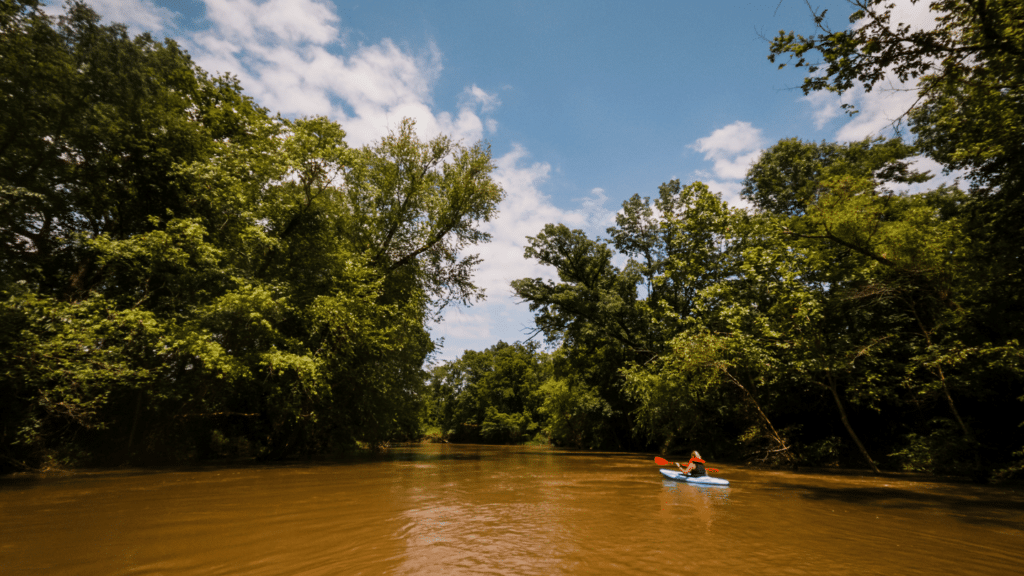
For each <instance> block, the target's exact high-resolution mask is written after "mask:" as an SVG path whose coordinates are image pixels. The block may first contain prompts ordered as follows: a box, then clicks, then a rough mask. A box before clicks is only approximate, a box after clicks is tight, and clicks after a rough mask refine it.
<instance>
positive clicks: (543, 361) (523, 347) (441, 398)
mask: <svg viewBox="0 0 1024 576" xmlns="http://www.w3.org/2000/svg"><path fill="white" fill-rule="evenodd" d="M538 348H539V347H538V345H537V344H536V343H528V344H521V343H519V342H516V343H514V344H506V343H504V342H498V343H497V344H495V345H494V346H492V347H490V348H488V349H486V350H484V351H483V352H475V351H473V350H468V351H466V352H465V353H464V354H463V355H462V356H461V357H459V358H458V359H457V360H455V361H453V362H449V363H446V364H443V365H441V366H438V367H437V368H435V369H434V372H433V376H432V378H431V383H430V395H431V399H430V400H429V402H430V403H431V415H432V417H433V420H432V422H430V424H433V425H435V426H438V427H440V428H441V430H442V436H443V437H445V438H447V439H451V440H453V441H457V442H474V441H483V442H489V443H497V444H518V443H522V442H526V441H530V440H532V439H533V438H534V437H535V436H537V435H538V433H539V432H540V431H541V427H542V425H543V420H544V419H543V416H542V413H541V404H542V403H543V394H542V391H541V386H542V384H543V383H544V382H545V381H546V380H547V379H548V378H549V376H550V370H551V368H550V362H549V360H548V358H547V357H546V355H545V354H543V353H540V352H539V351H538Z"/></svg>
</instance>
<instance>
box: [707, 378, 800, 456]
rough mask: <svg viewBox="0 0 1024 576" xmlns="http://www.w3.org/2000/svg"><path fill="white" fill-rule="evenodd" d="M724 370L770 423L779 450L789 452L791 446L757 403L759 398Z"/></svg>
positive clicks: (766, 421)
mask: <svg viewBox="0 0 1024 576" xmlns="http://www.w3.org/2000/svg"><path fill="white" fill-rule="evenodd" d="M722 372H724V373H725V375H726V376H728V377H729V379H730V380H732V382H733V384H735V385H737V386H739V388H740V390H743V393H744V394H746V395H747V399H748V400H750V403H751V404H753V405H754V408H757V413H758V414H760V415H761V418H762V419H763V420H764V423H765V424H767V425H768V430H770V431H771V433H772V436H774V437H775V442H777V443H778V445H779V451H782V452H786V453H787V454H789V446H786V442H785V441H784V440H783V439H782V437H781V436H779V433H778V432H777V431H776V430H775V426H772V421H771V420H769V419H768V415H767V414H765V413H764V410H762V409H761V405H760V404H758V403H757V400H756V399H755V398H754V395H753V394H751V393H750V391H749V390H747V388H746V387H745V386H744V385H743V384H742V383H740V381H739V380H737V379H736V377H735V376H733V375H732V374H730V373H729V371H728V370H724V369H723V370H722Z"/></svg>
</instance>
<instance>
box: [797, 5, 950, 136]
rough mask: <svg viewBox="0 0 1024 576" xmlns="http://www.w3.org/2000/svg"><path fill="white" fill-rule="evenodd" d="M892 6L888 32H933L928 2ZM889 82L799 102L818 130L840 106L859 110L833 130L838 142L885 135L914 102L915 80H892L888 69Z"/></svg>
mask: <svg viewBox="0 0 1024 576" xmlns="http://www.w3.org/2000/svg"><path fill="white" fill-rule="evenodd" d="M885 4H889V3H885ZM892 4H893V6H894V7H893V9H892V16H891V19H890V24H889V27H890V29H892V30H895V29H896V27H897V26H899V25H900V24H907V25H909V26H910V28H911V30H930V29H933V28H935V26H936V24H937V18H938V16H939V14H938V13H937V12H932V11H931V10H930V9H929V7H930V4H931V3H930V2H912V1H911V0H893V2H892ZM883 5H884V4H883ZM867 22H868V19H867V18H863V19H861V20H857V21H856V22H853V23H852V24H850V28H851V29H857V28H860V27H862V26H864V25H865V24H866V23H867ZM889 78H890V80H886V81H884V82H879V83H878V84H876V85H875V86H874V87H873V88H872V90H871V91H870V92H867V91H865V90H864V87H863V86H862V85H857V86H855V87H854V88H852V89H850V90H848V91H846V92H845V93H843V94H842V95H839V94H834V93H831V92H824V91H820V92H814V93H811V94H809V95H807V96H804V97H802V98H801V100H803V101H806V102H807V103H808V104H809V105H810V106H811V108H812V110H813V114H814V122H815V127H816V128H817V129H819V130H820V129H822V128H824V127H825V125H826V124H827V123H829V121H831V120H833V119H834V118H836V117H839V116H841V115H842V111H841V109H840V104H842V103H846V104H851V105H853V106H854V107H855V108H856V109H857V110H859V113H858V114H857V115H855V116H853V117H852V118H849V119H848V120H846V121H845V122H843V123H842V125H841V126H840V127H839V128H838V129H837V130H836V135H835V138H836V140H838V141H840V142H851V141H855V140H863V139H864V138H869V137H872V136H884V135H889V134H892V130H893V128H894V127H895V125H896V123H897V121H899V120H901V119H902V118H903V115H904V114H906V113H907V111H908V110H910V108H911V106H913V105H914V103H915V101H916V100H917V84H918V80H917V79H911V80H908V81H907V82H900V81H898V80H896V79H895V78H894V77H893V75H892V74H891V69H890V74H889Z"/></svg>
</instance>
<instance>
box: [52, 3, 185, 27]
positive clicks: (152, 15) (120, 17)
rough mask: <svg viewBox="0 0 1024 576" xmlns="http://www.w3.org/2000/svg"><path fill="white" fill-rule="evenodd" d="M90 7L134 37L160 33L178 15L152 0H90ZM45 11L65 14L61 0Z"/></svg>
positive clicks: (55, 14) (171, 23)
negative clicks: (120, 25) (123, 26)
mask: <svg viewBox="0 0 1024 576" xmlns="http://www.w3.org/2000/svg"><path fill="white" fill-rule="evenodd" d="M88 4H89V6H91V7H92V9H93V10H95V11H96V13H97V14H101V15H103V16H104V17H106V18H107V19H108V20H110V21H111V22H118V23H120V24H124V25H125V26H127V27H128V31H129V32H130V33H131V34H133V35H138V34H142V33H143V32H160V31H162V30H164V29H166V28H167V27H169V26H171V25H173V21H174V19H175V17H176V16H177V14H176V13H175V12H172V11H170V10H168V9H167V8H162V7H160V6H157V5H156V4H154V3H153V1H152V0H89V2H88ZM43 10H44V11H45V12H46V13H47V14H49V15H51V16H57V15H59V14H63V13H64V6H63V2H62V1H61V0H48V1H47V2H46V5H45V6H44V7H43Z"/></svg>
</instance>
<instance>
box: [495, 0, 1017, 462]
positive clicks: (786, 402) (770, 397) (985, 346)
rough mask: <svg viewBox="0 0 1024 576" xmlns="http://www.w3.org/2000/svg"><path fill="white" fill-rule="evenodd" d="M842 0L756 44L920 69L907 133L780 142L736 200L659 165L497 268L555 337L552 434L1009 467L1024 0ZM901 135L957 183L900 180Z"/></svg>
mask: <svg viewBox="0 0 1024 576" xmlns="http://www.w3.org/2000/svg"><path fill="white" fill-rule="evenodd" d="M851 4H852V5H853V7H854V13H853V14H852V15H851V17H850V22H852V23H855V24H854V25H853V26H850V27H849V28H844V29H842V30H839V31H834V30H832V29H830V28H829V27H828V23H827V19H826V15H825V13H824V12H822V13H815V14H814V23H815V25H816V26H817V31H816V34H814V35H811V36H806V37H805V36H799V35H796V34H794V33H786V32H780V34H779V35H778V36H777V37H776V38H775V40H774V42H773V43H772V47H771V54H770V56H769V58H770V59H771V60H772V61H775V60H776V59H777V58H779V57H782V56H785V55H790V56H792V57H794V59H795V65H796V66H797V67H807V68H808V72H809V74H808V76H807V78H806V79H805V81H804V84H803V88H804V91H805V93H809V92H811V91H815V90H831V91H834V92H837V93H843V92H845V91H847V90H850V89H851V88H854V87H857V86H860V87H862V88H863V89H865V90H868V91H870V90H871V89H872V88H874V87H876V85H877V84H878V83H879V82H882V81H883V80H885V79H887V78H894V79H898V80H900V81H909V80H914V79H917V80H919V83H918V90H919V94H918V96H919V98H918V100H917V102H916V103H915V105H914V106H913V107H912V108H911V109H909V110H907V111H906V115H905V116H904V120H906V122H907V125H908V126H909V128H910V135H909V136H911V137H912V138H913V139H912V143H908V142H906V141H904V140H901V139H899V138H894V139H888V140H886V139H869V140H865V141H862V142H850V143H830V142H821V143H814V142H803V141H800V140H797V139H784V140H781V141H780V142H778V143H777V144H775V145H774V146H772V147H771V148H769V149H768V150H766V151H765V152H764V153H763V154H762V155H761V157H760V159H759V160H758V161H757V162H756V163H755V164H754V165H753V166H752V167H751V169H750V171H749V172H748V174H747V178H746V180H745V182H744V188H743V192H742V194H743V196H744V197H745V198H746V199H747V200H748V201H749V202H750V203H751V204H752V205H753V207H754V208H753V210H750V211H736V210H729V209H728V208H727V207H726V206H725V205H724V204H723V203H722V202H721V200H720V199H719V198H718V197H717V196H716V195H714V194H712V193H710V192H709V191H708V189H707V188H706V187H705V186H704V185H703V184H701V183H699V182H697V183H693V184H691V185H689V186H681V185H680V183H679V182H676V181H673V182H670V183H668V184H665V185H663V186H662V187H661V189H660V190H659V192H660V197H659V198H657V199H656V200H655V201H654V202H653V203H652V202H650V200H649V199H647V198H639V197H633V198H631V199H630V200H628V201H627V202H625V203H624V204H623V207H622V210H621V211H620V213H619V215H618V217H617V222H616V224H617V225H616V226H615V227H613V228H610V229H609V230H608V234H609V237H610V242H611V245H609V243H608V242H607V241H602V240H600V239H591V238H588V237H587V236H586V235H585V234H584V233H583V232H582V231H579V230H569V229H568V228H566V227H565V226H563V225H555V224H550V225H548V226H546V227H545V228H544V229H543V230H542V231H540V233H539V234H537V236H535V237H532V238H530V239H529V246H528V248H527V250H526V254H525V255H526V257H528V258H534V259H536V260H537V261H539V262H540V263H542V264H545V265H548V266H551V267H553V268H554V269H555V270H556V271H557V273H558V281H556V282H548V281H544V280H541V279H529V278H524V279H521V280H518V281H516V282H513V288H514V289H515V291H516V293H517V294H518V295H519V296H520V297H521V298H522V299H524V300H525V301H527V302H529V304H530V307H531V310H533V311H534V312H535V314H536V322H537V328H538V330H539V331H540V332H541V333H543V334H544V336H545V337H546V339H547V340H548V342H549V343H550V344H552V345H555V346H558V349H557V351H556V352H555V353H554V355H553V359H554V363H553V370H554V372H553V379H552V383H554V384H555V385H552V386H549V387H547V388H545V391H546V393H547V394H548V398H547V400H546V401H545V402H546V404H545V405H546V406H550V407H552V409H551V410H550V411H549V412H548V413H546V416H547V417H548V418H549V421H548V422H547V423H546V425H547V429H548V432H549V434H550V436H551V439H552V441H553V442H555V443H563V444H573V445H577V446H591V447H625V446H629V447H633V448H658V449H662V450H672V449H689V448H696V447H700V448H701V449H703V450H705V451H706V452H707V453H709V454H711V455H714V454H732V455H743V456H746V457H748V458H755V459H759V460H762V461H767V462H776V463H796V462H809V463H818V464H837V463H855V462H858V461H859V462H860V463H861V464H862V465H866V466H868V467H870V468H872V469H875V470H878V469H879V467H887V468H890V469H908V470H926V471H934V472H953V473H963V474H970V475H975V476H977V477H985V476H988V475H991V474H993V473H995V474H997V475H1000V476H1004V477H1005V476H1009V475H1013V474H1017V473H1020V472H1021V470H1022V468H1024V460H1022V457H1024V451H1022V450H1021V448H1022V446H1024V433H1022V428H1021V426H1022V425H1024V423H1022V422H1021V420H1022V418H1021V416H1020V414H1021V404H1020V402H1021V401H1022V400H1024V396H1022V393H1024V377H1022V376H1024V374H1022V368H1024V350H1022V348H1021V346H1020V343H1019V340H1018V339H1019V337H1020V335H1021V329H1022V327H1024V325H1022V320H1024V315H1022V310H1021V299H1020V294H1021V292H1022V289H1024V285H1022V280H1024V276H1022V262H1021V249H1020V247H1021V245H1022V244H1024V235H1022V232H1024V226H1022V222H1024V213H1022V211H1021V210H1022V206H1024V200H1022V192H1024V190H1022V183H1024V150H1021V149H1020V146H1021V143H1024V123H1022V122H1021V119H1022V118H1024V97H1022V96H1024V92H1022V89H1024V86H1022V84H1021V80H1022V78H1024V34H1022V30H1024V28H1022V23H1024V12H1022V9H1024V8H1022V6H1024V5H1022V4H1021V3H1020V2H1010V1H1006V2H1001V1H989V2H984V1H983V2H973V1H970V2H968V1H962V0H948V1H947V0H936V1H933V2H931V4H930V6H931V8H932V10H933V13H934V14H935V15H936V18H937V20H936V25H935V26H934V27H931V28H925V29H913V28H911V27H910V26H908V25H905V24H900V23H897V22H894V21H892V16H893V11H894V9H895V5H894V4H893V3H891V2H888V1H884V0H855V1H853V2H851ZM813 55H819V56H820V57H821V60H820V61H810V60H809V59H810V58H812V57H813ZM780 67H782V66H780ZM848 111H849V112H850V113H851V114H855V113H857V112H856V110H853V109H852V108H851V109H849V110H848ZM918 154H924V155H927V156H930V157H931V158H933V159H934V160H936V161H938V162H939V163H941V164H942V165H943V166H944V167H945V168H946V169H947V170H950V171H952V170H963V171H964V172H965V173H966V179H965V180H966V182H967V183H968V184H969V186H968V188H967V190H966V191H962V190H961V189H960V188H959V187H958V186H932V188H931V189H930V190H927V191H924V192H918V193H910V192H908V190H909V189H911V185H916V187H917V189H921V188H923V187H926V186H927V182H928V181H929V180H930V175H929V174H921V173H917V172H915V171H913V170H912V169H911V166H912V160H913V159H914V157H915V156H916V155H918ZM925 189H926V188H925ZM613 249H614V250H616V251H618V253H620V254H622V255H625V256H626V257H627V258H628V260H627V263H626V264H625V266H623V267H622V268H621V269H620V268H618V267H616V266H614V265H613V264H612V260H613V257H614V252H613Z"/></svg>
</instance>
